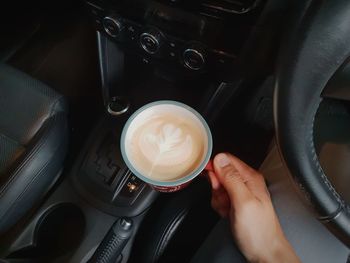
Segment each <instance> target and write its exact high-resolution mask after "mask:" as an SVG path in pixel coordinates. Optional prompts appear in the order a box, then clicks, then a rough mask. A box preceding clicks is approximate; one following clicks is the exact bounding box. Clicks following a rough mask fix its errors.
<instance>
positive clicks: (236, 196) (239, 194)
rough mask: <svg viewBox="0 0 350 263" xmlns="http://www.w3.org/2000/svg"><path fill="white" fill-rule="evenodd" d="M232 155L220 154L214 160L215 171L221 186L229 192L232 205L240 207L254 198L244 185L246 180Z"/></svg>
mask: <svg viewBox="0 0 350 263" xmlns="http://www.w3.org/2000/svg"><path fill="white" fill-rule="evenodd" d="M234 163H237V162H236V161H235V160H234V159H233V158H232V156H231V155H229V154H226V153H220V154H218V155H216V156H215V158H214V170H215V174H216V175H217V179H218V181H219V182H220V184H221V185H222V186H223V187H224V188H225V190H226V191H227V195H228V197H229V199H230V201H231V204H232V205H233V206H234V207H235V206H238V205H240V204H242V203H244V202H246V201H248V200H249V199H251V198H253V197H254V196H253V195H252V193H251V192H250V191H249V189H248V188H247V186H246V185H245V183H244V178H243V177H242V176H241V173H240V172H239V170H238V169H237V168H236V166H235V165H234Z"/></svg>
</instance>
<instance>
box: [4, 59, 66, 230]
mask: <svg viewBox="0 0 350 263" xmlns="http://www.w3.org/2000/svg"><path fill="white" fill-rule="evenodd" d="M66 112H67V105H66V102H65V99H64V97H63V96H62V95H60V94H58V93H57V92H55V91H54V90H52V89H51V88H49V87H48V86H46V85H45V84H43V83H41V82H40V81H38V80H35V79H33V78H31V77H30V76H28V75H26V74H24V73H22V72H20V71H18V70H16V69H14V68H11V67H9V66H7V65H5V64H0V233H2V232H4V231H5V230H7V229H8V228H9V227H10V226H11V225H13V224H14V223H15V222H16V221H17V220H18V219H19V218H20V217H21V216H23V215H24V214H25V212H26V211H27V210H29V209H30V208H31V207H32V206H33V205H34V204H35V202H37V201H38V200H39V199H40V197H42V196H43V195H44V194H45V193H46V192H47V191H48V190H49V188H50V186H51V185H52V183H53V181H54V180H55V178H56V177H57V174H58V172H59V171H60V170H61V169H62V166H63V160H64V156H65V154H66V150H67V139H68V135H67V131H68V129H67V118H66Z"/></svg>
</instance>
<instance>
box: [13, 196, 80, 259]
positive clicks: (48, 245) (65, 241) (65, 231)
mask: <svg viewBox="0 0 350 263" xmlns="http://www.w3.org/2000/svg"><path fill="white" fill-rule="evenodd" d="M85 226H86V222H85V216H84V214H83V212H82V211H81V209H80V208H79V207H78V206H76V205H74V204H71V203H62V204H58V205H55V206H53V207H51V208H49V209H48V210H47V211H46V212H45V213H44V214H43V215H42V216H41V217H40V219H39V221H38V222H37V224H36V227H35V232H34V233H35V235H34V245H33V246H30V247H27V248H24V249H21V250H19V251H16V252H14V253H12V254H11V255H10V256H9V257H8V258H21V259H23V258H27V259H36V260H37V261H38V262H52V261H54V260H55V259H57V258H61V257H68V256H69V255H70V254H71V252H73V251H74V250H75V249H76V248H77V247H78V246H79V244H80V242H81V241H82V239H83V236H84V233H85Z"/></svg>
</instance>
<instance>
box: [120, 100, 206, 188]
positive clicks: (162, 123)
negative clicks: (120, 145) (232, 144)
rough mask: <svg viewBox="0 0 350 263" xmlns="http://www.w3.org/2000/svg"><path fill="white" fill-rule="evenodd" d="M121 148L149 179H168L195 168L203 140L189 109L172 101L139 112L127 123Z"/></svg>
mask: <svg viewBox="0 0 350 263" xmlns="http://www.w3.org/2000/svg"><path fill="white" fill-rule="evenodd" d="M156 107H158V109H155V108H156ZM125 148H126V154H127V155H128V159H129V160H131V162H132V164H133V166H134V167H135V168H136V169H137V170H138V171H139V172H140V173H141V174H143V175H144V176H146V177H148V178H150V179H153V180H160V181H172V180H176V179H179V178H181V177H183V176H186V175H188V174H190V173H191V172H192V171H194V170H195V169H197V168H198V166H199V165H200V164H201V162H202V161H203V158H204V155H205V152H206V150H207V141H206V134H205V130H204V128H203V127H202V124H201V123H200V122H199V121H198V120H197V119H196V116H194V114H193V113H191V112H189V111H187V110H185V109H183V108H181V107H178V106H175V105H157V106H154V108H150V109H146V110H145V111H144V112H142V113H140V115H138V116H137V117H136V118H135V119H134V120H133V122H132V123H131V124H130V127H129V131H128V133H127V136H126V138H125Z"/></svg>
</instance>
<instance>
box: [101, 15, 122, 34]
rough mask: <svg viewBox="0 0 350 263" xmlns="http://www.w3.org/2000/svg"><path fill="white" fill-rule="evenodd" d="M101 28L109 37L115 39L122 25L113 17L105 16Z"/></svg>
mask: <svg viewBox="0 0 350 263" xmlns="http://www.w3.org/2000/svg"><path fill="white" fill-rule="evenodd" d="M102 24H103V28H104V30H105V31H106V33H107V34H108V35H110V36H111V37H117V36H118V35H119V33H120V32H121V31H122V29H123V25H122V23H121V22H120V21H119V19H118V18H116V17H114V16H106V17H105V18H103V21H102Z"/></svg>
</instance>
